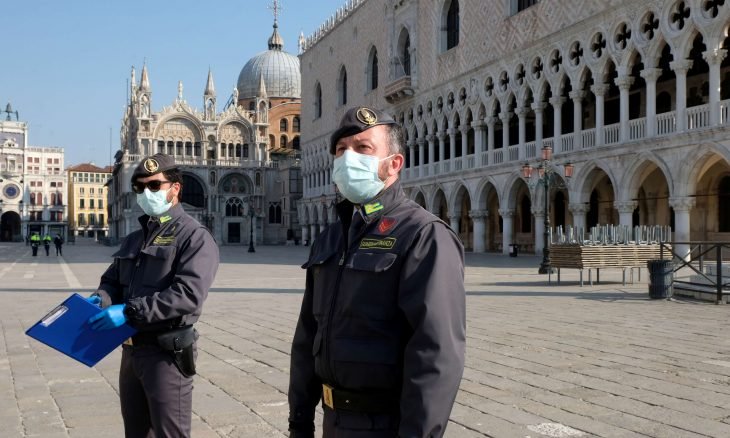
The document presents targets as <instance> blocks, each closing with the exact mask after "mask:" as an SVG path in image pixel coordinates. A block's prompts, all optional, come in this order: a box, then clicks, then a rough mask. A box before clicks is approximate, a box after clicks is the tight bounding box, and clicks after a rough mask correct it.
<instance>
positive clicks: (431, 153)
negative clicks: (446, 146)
mask: <svg viewBox="0 0 730 438" xmlns="http://www.w3.org/2000/svg"><path fill="white" fill-rule="evenodd" d="M426 141H428V164H433V160H434V152H435V149H436V145H435V142H436V136H435V135H433V134H429V135H427V136H426Z"/></svg>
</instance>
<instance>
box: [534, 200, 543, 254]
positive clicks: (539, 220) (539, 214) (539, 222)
mask: <svg viewBox="0 0 730 438" xmlns="http://www.w3.org/2000/svg"><path fill="white" fill-rule="evenodd" d="M532 215H533V216H534V217H535V254H542V250H543V248H545V210H544V209H542V208H536V209H534V210H532Z"/></svg>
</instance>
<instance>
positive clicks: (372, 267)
mask: <svg viewBox="0 0 730 438" xmlns="http://www.w3.org/2000/svg"><path fill="white" fill-rule="evenodd" d="M397 258H398V256H397V255H396V254H393V253H372V252H356V253H354V254H353V255H352V257H350V260H349V261H348V263H347V267H348V268H350V269H356V270H358V271H370V272H384V271H387V270H388V269H390V267H391V266H393V263H395V261H396V259H397Z"/></svg>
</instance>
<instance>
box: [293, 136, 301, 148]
mask: <svg viewBox="0 0 730 438" xmlns="http://www.w3.org/2000/svg"><path fill="white" fill-rule="evenodd" d="M291 147H292V149H294V150H295V151H298V150H299V149H301V146H299V136H298V135H297V136H296V137H294V139H293V140H292V141H291Z"/></svg>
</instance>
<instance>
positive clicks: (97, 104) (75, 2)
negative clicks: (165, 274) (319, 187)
mask: <svg viewBox="0 0 730 438" xmlns="http://www.w3.org/2000/svg"><path fill="white" fill-rule="evenodd" d="M1 3H2V4H1V6H0V15H1V16H2V20H1V23H2V24H0V29H1V30H0V34H2V38H3V43H2V49H1V50H0V66H1V67H0V110H5V105H6V103H7V102H8V101H9V102H10V103H11V104H12V106H13V109H14V110H18V112H19V115H20V120H22V121H25V122H28V124H29V144H30V145H33V146H56V147H62V148H64V149H65V150H66V166H69V165H72V164H78V163H82V162H89V161H93V162H94V163H96V164H97V165H99V166H103V165H107V164H109V149H110V148H109V129H110V128H111V144H112V149H113V151H116V150H117V149H119V128H120V122H121V118H122V114H123V109H124V105H125V102H126V99H127V81H128V79H129V77H130V69H131V67H132V66H133V65H134V66H135V67H136V70H137V80H139V77H140V72H141V70H142V64H143V63H144V61H145V59H146V61H147V68H148V70H149V74H150V83H151V87H152V107H153V110H155V111H157V110H160V109H161V108H162V106H164V105H169V104H171V103H172V102H173V100H174V99H175V97H176V96H177V83H178V81H179V80H182V81H183V86H184V97H185V99H186V100H187V101H188V103H190V104H191V105H192V106H194V107H197V108H202V95H203V90H204V89H205V81H206V78H207V75H208V68H209V67H210V68H211V69H212V71H213V77H214V80H215V86H216V92H217V94H218V110H219V111H220V110H221V109H222V106H223V105H224V104H225V102H226V101H227V100H228V97H229V96H230V94H231V91H232V90H233V87H234V86H235V84H236V81H237V79H238V74H239V72H240V71H241V68H243V66H244V64H245V63H246V61H248V60H249V59H250V58H251V57H252V56H254V55H255V54H257V53H259V52H261V51H264V50H266V49H267V46H266V42H267V40H268V38H269V36H270V35H271V32H272V27H271V26H272V24H273V13H272V11H271V10H270V9H269V7H270V6H271V5H272V4H273V2H272V1H271V0H238V1H234V0H212V1H194V0H176V1H173V0H146V1H144V0H2V1H1ZM344 3H345V0H317V1H311V2H310V1H303V0H283V1H280V2H279V4H280V6H281V8H282V10H281V12H280V15H279V32H280V33H281V35H282V37H283V38H284V50H286V51H287V52H289V53H292V54H297V38H298V36H299V33H300V32H304V35H305V36H309V35H310V34H312V33H313V32H314V30H315V29H316V28H317V27H319V25H320V24H322V23H323V22H324V21H325V20H326V19H327V18H329V17H330V16H331V15H332V14H333V13H334V12H335V11H336V9H337V8H339V7H340V6H342V5H344ZM5 116H6V114H2V117H3V120H4V118H5Z"/></svg>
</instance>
